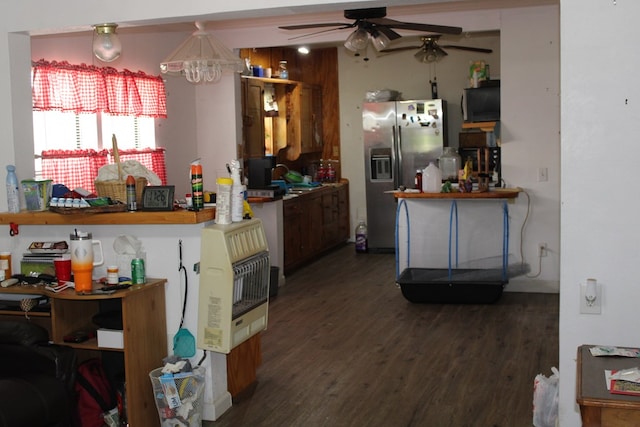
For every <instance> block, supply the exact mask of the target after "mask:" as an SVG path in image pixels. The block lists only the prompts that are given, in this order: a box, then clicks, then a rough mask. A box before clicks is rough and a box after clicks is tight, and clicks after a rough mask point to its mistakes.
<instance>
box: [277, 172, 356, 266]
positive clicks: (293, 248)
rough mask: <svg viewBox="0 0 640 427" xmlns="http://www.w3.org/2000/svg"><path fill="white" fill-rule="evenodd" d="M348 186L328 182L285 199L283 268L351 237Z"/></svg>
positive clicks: (344, 183)
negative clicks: (315, 188) (319, 187)
mask: <svg viewBox="0 0 640 427" xmlns="http://www.w3.org/2000/svg"><path fill="white" fill-rule="evenodd" d="M348 194H349V186H348V183H347V182H343V183H340V184H337V185H325V186H323V187H322V188H321V189H318V190H313V191H310V192H308V193H303V194H301V195H299V196H298V197H295V198H292V199H289V200H285V201H284V224H285V226H284V271H285V273H287V272H288V271H291V270H293V269H295V268H298V267H300V266H302V265H304V264H305V263H307V262H309V261H312V260H313V259H314V258H315V257H317V256H318V255H320V254H322V253H323V252H325V251H327V250H329V249H331V248H333V247H336V246H338V245H340V244H342V243H344V242H346V241H347V240H348V239H349V199H348V197H349V196H348Z"/></svg>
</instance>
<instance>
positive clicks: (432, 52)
mask: <svg viewBox="0 0 640 427" xmlns="http://www.w3.org/2000/svg"><path fill="white" fill-rule="evenodd" d="M413 57H414V58H415V59H416V61H418V62H422V63H431V62H437V61H439V60H440V59H442V58H443V55H442V54H441V53H440V52H439V51H438V49H436V48H434V47H433V46H427V47H426V48H424V49H420V50H419V51H418V52H416V54H415V55H413Z"/></svg>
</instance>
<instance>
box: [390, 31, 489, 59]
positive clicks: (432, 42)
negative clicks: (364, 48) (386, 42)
mask: <svg viewBox="0 0 640 427" xmlns="http://www.w3.org/2000/svg"><path fill="white" fill-rule="evenodd" d="M439 38H440V35H439V34H436V35H429V36H422V37H420V41H422V44H421V45H420V46H404V47H396V48H391V49H383V50H381V51H380V53H390V52H400V51H403V50H414V49H418V52H416V54H415V55H414V57H415V58H416V60H417V61H418V62H435V61H438V60H440V59H442V58H444V57H445V56H447V55H448V53H447V52H446V51H445V50H444V49H458V50H466V51H469V52H479V53H491V52H493V50H491V49H484V48H481V47H471V46H459V45H452V44H447V45H440V44H438V39H439Z"/></svg>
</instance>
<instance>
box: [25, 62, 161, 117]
mask: <svg viewBox="0 0 640 427" xmlns="http://www.w3.org/2000/svg"><path fill="white" fill-rule="evenodd" d="M32 67H33V72H32V101H33V109H34V110H35V111H73V112H75V113H97V112H104V113H108V114H112V115H120V116H122V115H125V116H135V117H154V118H166V117H167V98H166V92H165V87H164V81H163V80H162V78H161V77H160V76H150V75H147V74H145V73H144V72H142V71H138V72H135V73H134V72H131V71H129V70H123V71H119V70H116V69H115V68H111V67H96V66H93V65H85V64H81V65H71V64H69V63H68V62H66V61H62V62H56V61H52V62H49V61H45V60H44V59H41V60H40V61H37V62H33V63H32Z"/></svg>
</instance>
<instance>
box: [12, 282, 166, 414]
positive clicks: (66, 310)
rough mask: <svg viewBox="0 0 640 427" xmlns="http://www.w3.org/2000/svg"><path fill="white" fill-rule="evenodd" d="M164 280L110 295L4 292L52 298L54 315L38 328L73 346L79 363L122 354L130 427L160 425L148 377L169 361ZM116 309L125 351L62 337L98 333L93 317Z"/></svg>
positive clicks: (40, 290)
mask: <svg viewBox="0 0 640 427" xmlns="http://www.w3.org/2000/svg"><path fill="white" fill-rule="evenodd" d="M166 282H167V281H166V280H165V279H147V283H146V284H145V285H142V286H140V287H137V288H130V289H125V290H120V291H116V292H115V293H113V294H111V295H101V294H95V295H76V293H75V291H74V290H73V289H67V290H65V291H62V292H60V293H57V294H56V293H53V292H50V291H47V290H46V289H44V288H41V287H34V286H28V285H27V286H12V287H9V288H1V290H0V293H15V294H37V295H45V296H48V297H49V298H50V299H51V310H50V312H48V313H38V314H39V316H38V320H39V322H38V323H46V324H47V325H46V326H45V327H46V328H47V329H48V330H50V331H51V340H52V341H53V342H54V343H56V344H62V345H67V346H69V347H73V348H74V349H75V350H76V352H77V353H78V357H79V359H80V360H82V359H85V358H87V357H100V356H101V354H103V353H110V355H113V354H116V353H119V354H121V355H122V358H123V360H124V370H125V387H126V398H127V416H128V421H129V425H132V426H140V427H144V426H149V427H151V426H157V425H158V423H159V421H158V413H157V409H156V403H155V397H154V395H153V388H152V386H151V381H150V379H149V372H151V371H152V370H153V369H155V368H158V367H161V366H162V359H163V358H164V357H166V356H167V327H166V309H165V290H164V286H165V283H166ZM102 304H107V305H108V306H109V307H110V308H113V307H117V308H118V310H119V311H121V312H122V323H123V331H122V334H123V345H122V347H121V348H110V347H102V346H99V345H98V341H97V339H96V338H92V339H89V340H88V341H85V342H82V343H67V342H64V336H65V335H67V334H70V333H71V332H74V331H77V330H80V329H86V330H89V329H96V325H94V324H93V321H92V318H93V316H94V315H95V314H97V313H98V312H99V311H100V308H101V305H102ZM0 315H2V316H3V317H6V316H12V317H14V318H17V317H20V318H22V319H24V313H22V312H18V311H10V310H2V311H0Z"/></svg>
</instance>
